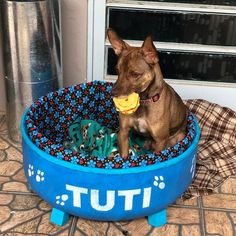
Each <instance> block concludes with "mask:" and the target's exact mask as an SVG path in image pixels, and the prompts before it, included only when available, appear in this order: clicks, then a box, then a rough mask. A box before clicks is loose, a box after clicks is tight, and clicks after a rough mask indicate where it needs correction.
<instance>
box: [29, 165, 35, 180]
mask: <svg viewBox="0 0 236 236" xmlns="http://www.w3.org/2000/svg"><path fill="white" fill-rule="evenodd" d="M28 175H29V177H31V176H33V175H34V167H33V166H32V165H30V164H29V168H28Z"/></svg>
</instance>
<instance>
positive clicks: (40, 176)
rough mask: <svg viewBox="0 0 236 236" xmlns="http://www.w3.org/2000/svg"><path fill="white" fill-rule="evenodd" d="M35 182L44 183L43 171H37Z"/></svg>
mask: <svg viewBox="0 0 236 236" xmlns="http://www.w3.org/2000/svg"><path fill="white" fill-rule="evenodd" d="M36 181H37V182H43V181H44V172H43V171H41V170H38V171H37V175H36Z"/></svg>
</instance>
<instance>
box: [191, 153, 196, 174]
mask: <svg viewBox="0 0 236 236" xmlns="http://www.w3.org/2000/svg"><path fill="white" fill-rule="evenodd" d="M195 167H196V163H195V156H194V157H193V159H192V165H191V169H190V173H192V178H193V177H194V175H195Z"/></svg>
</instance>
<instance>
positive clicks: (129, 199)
mask: <svg viewBox="0 0 236 236" xmlns="http://www.w3.org/2000/svg"><path fill="white" fill-rule="evenodd" d="M140 193H141V189H133V190H122V191H121V190H120V191H118V196H124V197H125V211H129V210H132V209H133V198H134V195H139V194H140Z"/></svg>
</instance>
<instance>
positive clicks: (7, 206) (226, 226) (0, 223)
mask: <svg viewBox="0 0 236 236" xmlns="http://www.w3.org/2000/svg"><path fill="white" fill-rule="evenodd" d="M218 192H219V193H218V194H214V195H211V196H205V197H202V198H198V199H193V200H189V201H185V202H182V201H181V200H177V202H176V204H174V205H172V206H170V207H169V208H168V210H167V213H168V224H167V225H166V226H164V227H161V228H153V227H151V226H150V225H148V224H147V220H146V219H145V218H143V219H137V220H133V221H130V222H105V223H104V222H95V221H90V220H84V219H81V218H76V217H71V218H70V221H69V223H68V224H66V225H65V226H63V227H58V226H55V225H53V224H51V223H50V222H49V217H50V209H51V208H50V206H49V205H48V204H47V203H45V202H44V201H43V200H42V199H40V198H39V197H38V196H37V195H36V194H34V193H32V192H30V191H29V190H28V189H27V181H26V179H25V176H24V173H23V169H22V154H21V147H20V146H17V145H16V144H14V143H12V142H11V141H10V140H9V138H8V135H7V131H6V119H5V117H4V116H3V115H1V114H0V235H6V236H13V235H14V236H15V235H61V236H62V235H63V236H64V235H69V236H72V235H76V236H77V235H89V236H93V235H98V236H102V235H108V236H110V235H114V236H119V235H134V236H139V235H140V236H143V235H161V236H177V235H178V236H180V235H181V236H210V235H211V236H213V235H214V236H219V235H222V236H236V177H233V178H231V179H228V180H227V181H226V182H225V183H224V184H223V186H221V188H220V189H219V190H218Z"/></svg>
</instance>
